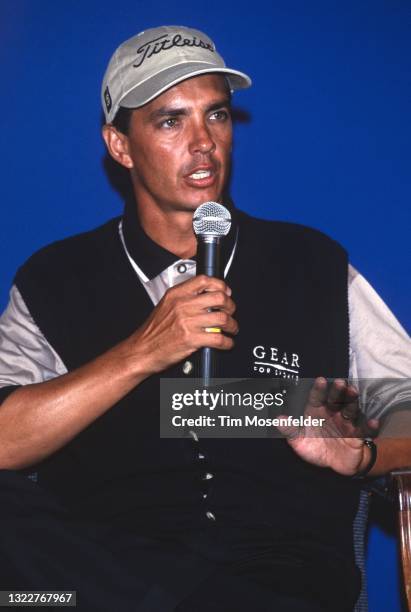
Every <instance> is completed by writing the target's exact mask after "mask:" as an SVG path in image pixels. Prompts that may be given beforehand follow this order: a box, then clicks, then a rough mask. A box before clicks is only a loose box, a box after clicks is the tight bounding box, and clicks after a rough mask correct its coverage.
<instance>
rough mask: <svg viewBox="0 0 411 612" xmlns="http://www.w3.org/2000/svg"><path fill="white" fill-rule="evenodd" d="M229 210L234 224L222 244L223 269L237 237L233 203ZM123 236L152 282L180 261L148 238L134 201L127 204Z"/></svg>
mask: <svg viewBox="0 0 411 612" xmlns="http://www.w3.org/2000/svg"><path fill="white" fill-rule="evenodd" d="M227 208H229V210H230V213H231V216H232V223H231V229H230V231H229V233H228V235H227V236H226V237H225V239H224V240H223V242H222V262H223V269H224V268H225V267H226V265H227V263H228V262H229V260H230V257H231V256H232V253H233V249H234V245H235V243H236V237H237V215H236V211H235V208H234V206H233V204H232V202H229V204H228V205H227ZM122 234H123V237H124V243H125V246H126V250H127V252H128V254H129V255H130V256H131V257H132V259H133V260H134V262H135V263H136V264H137V265H138V267H139V268H140V270H141V271H142V272H143V274H144V275H145V276H146V277H147V279H148V280H152V279H153V278H155V277H156V276H158V275H159V274H161V272H163V270H165V269H166V268H168V267H169V266H171V265H172V264H174V263H175V262H177V261H179V260H180V258H179V257H177V255H174V253H170V251H167V250H166V249H164V248H163V247H161V246H160V245H159V244H157V243H156V242H154V240H152V239H151V238H150V237H149V236H147V234H146V233H145V231H144V230H143V228H142V226H141V223H140V220H139V218H138V214H137V205H136V203H135V201H134V200H128V201H127V202H126V204H125V207H124V213H123V218H122ZM192 259H193V261H195V260H196V258H195V257H193V258H192Z"/></svg>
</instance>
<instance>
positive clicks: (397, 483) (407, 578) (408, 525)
mask: <svg viewBox="0 0 411 612" xmlns="http://www.w3.org/2000/svg"><path fill="white" fill-rule="evenodd" d="M391 477H392V481H393V485H394V490H395V492H396V493H397V494H398V502H399V504H398V510H397V511H398V525H399V537H400V547H401V563H402V575H403V576H402V577H403V581H404V590H405V596H406V600H407V604H408V610H409V611H411V468H402V469H398V470H393V471H392V473H391Z"/></svg>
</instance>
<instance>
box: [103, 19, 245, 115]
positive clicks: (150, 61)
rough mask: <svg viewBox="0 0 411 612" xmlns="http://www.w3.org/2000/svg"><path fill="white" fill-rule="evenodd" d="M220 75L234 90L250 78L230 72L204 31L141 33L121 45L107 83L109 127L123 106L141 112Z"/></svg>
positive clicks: (105, 105) (170, 29)
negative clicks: (192, 82)
mask: <svg viewBox="0 0 411 612" xmlns="http://www.w3.org/2000/svg"><path fill="white" fill-rule="evenodd" d="M210 72H218V73H221V74H223V75H224V76H225V77H226V79H227V82H228V84H229V87H230V89H231V90H232V91H234V90H236V89H245V88H246V87H249V86H250V85H251V79H250V78H249V77H248V76H247V75H246V74H244V73H243V72H239V71H238V70H232V69H231V68H226V65H225V63H224V60H223V58H222V57H221V56H220V55H219V54H218V53H217V51H216V48H215V45H214V43H213V41H212V40H211V39H210V38H209V37H208V36H207V35H206V34H203V32H200V31H199V30H193V29H192V28H186V27H183V26H161V27H159V28H151V29H150V30H146V31H145V32H140V34H137V35H136V36H133V37H132V38H130V39H129V40H126V41H125V42H124V43H123V44H121V45H120V46H119V47H118V49H117V50H116V51H115V53H114V55H113V56H112V58H111V60H110V62H109V65H108V67H107V70H106V72H105V75H104V79H103V86H102V89H101V97H102V104H103V109H104V114H105V116H106V121H107V123H110V122H111V121H112V120H113V119H114V117H115V115H116V113H117V111H118V109H119V108H120V106H124V107H125V108H138V107H139V106H143V105H144V104H147V102H150V100H153V99H154V98H156V97H157V96H159V95H160V94H161V93H163V92H164V91H166V90H167V89H169V88H170V87H172V86H173V85H176V84H177V83H180V82H181V81H184V80H185V79H189V78H190V77H193V76H198V75H201V74H207V73H210Z"/></svg>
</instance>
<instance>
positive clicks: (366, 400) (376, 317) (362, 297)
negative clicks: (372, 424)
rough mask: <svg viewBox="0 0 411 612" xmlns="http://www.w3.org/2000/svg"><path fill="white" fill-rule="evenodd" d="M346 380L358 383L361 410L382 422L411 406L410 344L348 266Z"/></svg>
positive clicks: (391, 314)
mask: <svg viewBox="0 0 411 612" xmlns="http://www.w3.org/2000/svg"><path fill="white" fill-rule="evenodd" d="M348 302H349V312H350V378H351V379H353V380H358V385H359V391H360V401H361V405H362V409H363V411H364V412H365V414H366V415H367V417H368V418H382V417H384V416H386V415H387V414H388V412H389V411H390V410H392V409H393V408H394V407H395V406H399V405H400V404H401V405H404V404H406V403H409V405H410V406H411V350H410V349H411V341H410V338H409V336H408V334H407V332H406V331H405V330H404V328H403V327H402V326H401V324H400V323H399V321H398V320H397V319H396V318H395V316H394V315H393V313H392V312H391V311H390V309H389V308H388V307H387V305H386V304H385V303H384V302H383V300H382V299H381V298H380V297H379V295H378V294H377V293H376V291H375V290H374V289H373V288H372V287H371V285H370V284H369V283H368V282H367V281H366V280H365V278H364V277H363V276H362V275H361V274H360V273H359V272H358V271H357V270H355V268H353V267H352V266H351V265H350V266H349V271H348Z"/></svg>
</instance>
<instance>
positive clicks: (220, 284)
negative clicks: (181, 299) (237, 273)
mask: <svg viewBox="0 0 411 612" xmlns="http://www.w3.org/2000/svg"><path fill="white" fill-rule="evenodd" d="M170 291H172V292H174V293H178V294H180V295H193V294H198V293H203V292H205V291H222V292H223V293H225V294H227V295H231V293H232V292H231V289H230V287H229V286H228V285H227V284H226V283H225V282H224V281H223V280H221V279H219V278H214V277H213V276H205V274H200V276H194V278H190V279H188V280H186V281H184V282H183V283H180V284H179V285H176V286H175V287H173V288H172V289H170Z"/></svg>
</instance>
